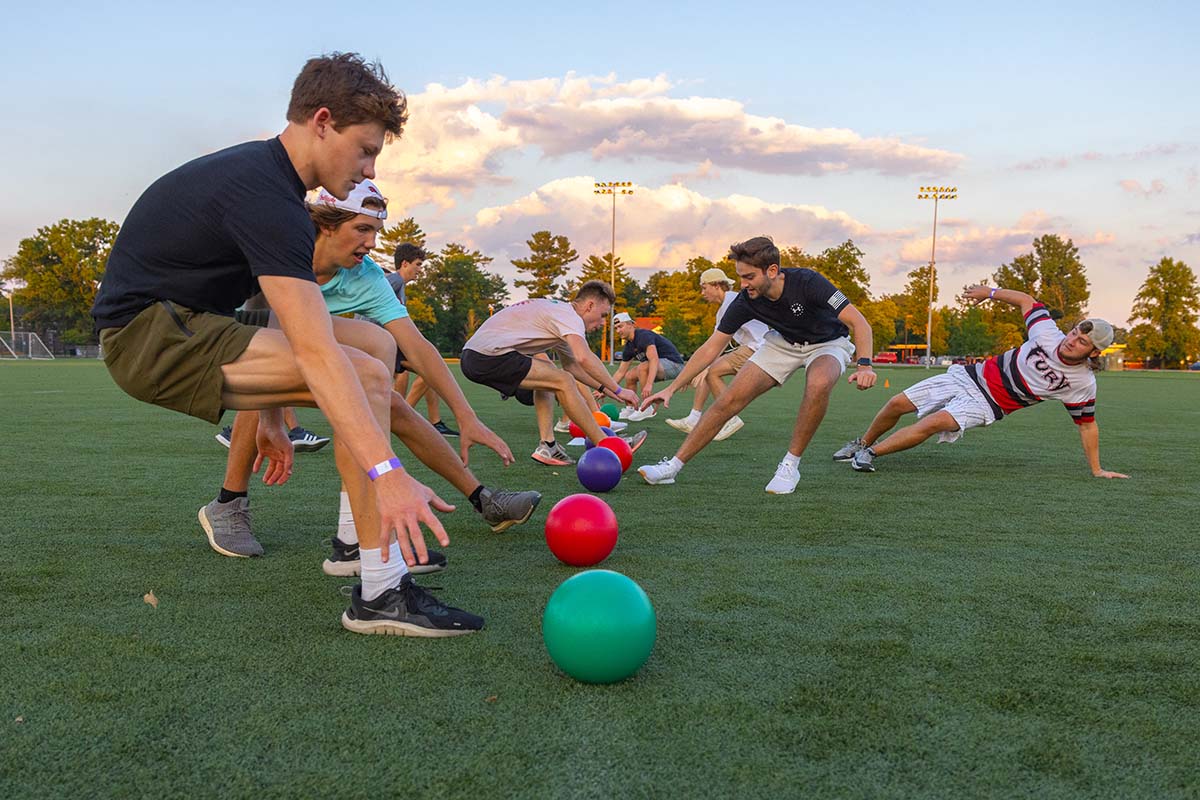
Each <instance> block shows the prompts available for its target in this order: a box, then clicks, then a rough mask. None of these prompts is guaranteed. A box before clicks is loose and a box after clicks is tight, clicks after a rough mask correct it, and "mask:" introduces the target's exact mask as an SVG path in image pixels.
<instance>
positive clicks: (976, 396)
mask: <svg viewBox="0 0 1200 800" xmlns="http://www.w3.org/2000/svg"><path fill="white" fill-rule="evenodd" d="M964 296H965V297H967V298H969V299H971V300H977V301H983V300H987V299H989V298H990V299H993V300H999V301H1000V302H1002V303H1008V304H1009V305H1013V306H1016V307H1018V308H1020V309H1021V313H1022V314H1023V315H1024V317H1025V327H1026V328H1027V329H1028V331H1029V339H1028V340H1027V341H1026V342H1025V343H1024V344H1023V345H1021V346H1020V347H1014V348H1012V349H1011V350H1008V351H1007V352H1005V353H1004V354H1002V355H999V356H992V357H991V358H989V359H987V360H986V361H983V362H981V363H978V364H970V365H967V366H965V367H964V366H961V365H958V364H956V365H954V366H952V367H950V369H949V370H947V371H946V373H945V374H944V375H937V376H934V377H932V378H927V379H925V380H923V381H921V382H920V383H917V384H915V385H914V386H911V387H909V388H908V389H906V390H905V391H903V392H901V393H900V394H898V395H896V396H895V397H893V398H892V399H891V400H889V401H888V402H887V404H886V405H884V407H883V408H882V409H880V411H879V413H878V414H876V415H875V419H874V420H873V421H872V422H871V426H870V427H869V428H868V429H867V432H866V433H864V434H863V435H862V436H860V437H859V438H857V439H855V440H854V441H852V442H849V443H847V444H846V446H845V447H843V448H842V449H841V450H838V451H837V452H836V453H834V454H833V460H834V461H849V462H850V463H851V466H853V467H854V469H855V470H857V471H859V472H874V471H875V463H874V462H875V459H876V458H878V457H879V456H883V455H888V454H890V453H897V452H899V451H901V450H908V449H909V448H911V447H916V446H917V445H919V444H921V443H922V442H924V441H925V440H926V439H928V438H930V437H931V436H935V435H936V436H938V440H939V441H942V442H953V441H956V440H957V439H959V438H961V437H962V435H963V432H964V431H966V430H967V429H968V428H977V427H979V426H986V425H991V424H992V423H993V422H997V421H999V420H1001V419H1003V418H1004V417H1005V416H1007V415H1008V414H1011V413H1012V412H1014V411H1017V410H1019V409H1021V408H1026V407H1028V406H1031V405H1033V404H1034V403H1040V402H1041V401H1042V400H1045V399H1048V398H1054V399H1056V400H1059V401H1061V402H1062V404H1063V405H1064V406H1066V409H1067V412H1068V413H1070V415H1071V419H1072V420H1073V421H1074V422H1075V424H1076V425H1078V426H1079V438H1080V441H1081V442H1082V444H1083V452H1084V455H1085V457H1086V458H1087V462H1088V466H1089V467H1090V468H1091V470H1092V474H1093V475H1095V476H1096V477H1097V478H1128V477H1129V476H1128V475H1122V474H1121V473H1119V472H1109V471H1108V470H1106V469H1103V468H1102V467H1101V466H1100V430H1099V428H1098V427H1097V426H1096V376H1095V375H1093V374H1092V367H1091V364H1090V361H1091V359H1093V358H1096V357H1097V356H1099V355H1100V351H1101V350H1103V349H1104V348H1106V347H1108V346H1109V345H1110V344H1112V340H1113V329H1112V325H1110V324H1109V323H1107V322H1105V321H1104V320H1102V319H1085V320H1084V321H1082V322H1080V323H1079V324H1078V325H1076V326H1075V327H1074V328H1072V329H1071V331H1070V332H1069V333H1065V334H1064V333H1063V332H1062V331H1060V330H1059V329H1058V326H1057V325H1055V324H1054V320H1053V319H1052V318H1051V317H1050V312H1049V311H1047V310H1046V307H1045V306H1044V305H1042V304H1041V303H1039V302H1038V301H1037V300H1035V299H1034V298H1032V297H1031V296H1029V295H1027V294H1025V293H1024V292H1019V291H1016V290H1014V289H993V288H991V287H989V286H971V287H969V288H968V289H967V290H966V292H965V293H964ZM913 412H916V414H917V418H918V421H917V422H915V423H913V424H912V425H909V426H907V427H904V428H901V429H900V430H898V431H896V432H895V433H894V434H892V435H891V436H889V437H888V438H886V439H884V440H883V441H879V437H880V436H882V435H883V434H885V433H887V432H888V431H890V430H891V429H892V428H893V427H895V425H896V423H897V422H899V421H900V417H902V416H904V415H905V414H911V413H913Z"/></svg>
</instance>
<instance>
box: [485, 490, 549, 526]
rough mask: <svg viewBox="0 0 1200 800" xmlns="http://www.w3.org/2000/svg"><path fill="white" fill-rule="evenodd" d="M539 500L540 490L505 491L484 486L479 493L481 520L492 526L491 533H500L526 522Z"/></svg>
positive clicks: (540, 497)
mask: <svg viewBox="0 0 1200 800" xmlns="http://www.w3.org/2000/svg"><path fill="white" fill-rule="evenodd" d="M540 502H542V493H541V492H506V491H505V490H503V489H489V488H487V487H486V486H485V487H483V490H482V491H481V492H480V493H479V513H481V514H482V515H483V521H484V522H486V523H487V524H488V525H491V526H492V532H493V533H501V532H502V531H506V530H508V529H509V528H511V527H512V526H513V525H520V524H521V523H522V522H527V521H528V520H529V518H530V517H532V516H533V510H534V509H535V508H537V506H538V503H540Z"/></svg>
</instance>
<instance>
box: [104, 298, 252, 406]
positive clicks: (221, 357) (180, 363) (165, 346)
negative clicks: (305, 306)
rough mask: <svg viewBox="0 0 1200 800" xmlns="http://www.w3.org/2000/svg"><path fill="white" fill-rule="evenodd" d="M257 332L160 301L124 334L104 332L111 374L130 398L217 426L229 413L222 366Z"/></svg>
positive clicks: (230, 320)
mask: <svg viewBox="0 0 1200 800" xmlns="http://www.w3.org/2000/svg"><path fill="white" fill-rule="evenodd" d="M257 331H258V328H256V327H252V326H249V325H243V324H241V323H240V322H238V321H237V320H235V319H234V318H233V317H223V316H221V315H220V314H210V313H207V312H203V311H193V310H191V309H190V308H186V307H184V306H181V305H179V304H177V303H171V302H169V301H166V300H160V301H159V302H157V303H155V304H154V305H152V306H149V307H148V308H146V309H145V310H144V311H142V312H141V313H140V314H138V315H137V316H136V317H134V318H133V319H132V320H130V322H129V324H128V325H126V326H124V327H122V328H105V329H104V330H102V331H100V347H101V348H102V350H103V352H104V364H105V366H107V367H108V372H109V374H110V375H112V377H113V380H114V381H116V383H117V386H120V387H121V388H122V389H123V390H124V391H125V393H126V394H128V395H129V396H131V397H134V398H136V399H138V400H141V401H143V402H145V403H150V404H151V405H156V406H162V407H163V408H169V409H171V410H172V411H182V412H183V413H184V414H188V415H189V416H193V417H199V418H200V419H202V420H206V421H208V422H212V423H216V422H218V421H219V420H220V419H221V414H222V413H224V411H225V408H224V407H223V406H222V405H221V391H222V390H223V389H224V387H225V378H224V376H223V375H222V374H221V366H222V365H223V364H228V363H229V362H231V361H235V360H237V358H238V356H240V355H241V354H242V353H243V352H245V350H246V348H247V347H249V346H250V340H251V339H253V338H254V334H255V333H256V332H257Z"/></svg>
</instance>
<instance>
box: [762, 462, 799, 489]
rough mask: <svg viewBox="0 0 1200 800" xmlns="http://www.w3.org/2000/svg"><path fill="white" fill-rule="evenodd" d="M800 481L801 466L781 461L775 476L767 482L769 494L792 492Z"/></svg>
mask: <svg viewBox="0 0 1200 800" xmlns="http://www.w3.org/2000/svg"><path fill="white" fill-rule="evenodd" d="M799 482H800V468H799V467H793V466H792V465H791V464H789V463H787V462H786V461H780V462H779V466H778V467H776V468H775V477H773V478H771V482H770V483H768V484H767V494H791V493H792V492H794V491H796V484H798V483H799Z"/></svg>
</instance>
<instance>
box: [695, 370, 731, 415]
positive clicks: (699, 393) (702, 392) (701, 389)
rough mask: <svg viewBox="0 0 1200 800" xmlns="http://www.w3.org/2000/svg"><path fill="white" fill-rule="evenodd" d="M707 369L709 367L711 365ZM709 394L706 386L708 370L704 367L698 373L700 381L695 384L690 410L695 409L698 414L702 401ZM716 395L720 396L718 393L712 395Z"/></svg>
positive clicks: (705, 399) (704, 400) (702, 408)
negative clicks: (702, 370)
mask: <svg viewBox="0 0 1200 800" xmlns="http://www.w3.org/2000/svg"><path fill="white" fill-rule="evenodd" d="M709 369H711V367H710V368H709ZM721 388H722V389H724V388H725V386H724V384H722V386H721ZM709 394H710V392H709V388H708V370H707V369H706V370H704V372H702V373H700V382H699V383H697V384H696V393H695V396H694V397H693V398H692V411H695V412H696V413H697V414H699V413H700V412H701V411H703V410H704V403H705V402H706V401H707V400H708V395H709ZM717 397H720V395H719V394H715V395H713V398H714V399H715V398H717Z"/></svg>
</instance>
